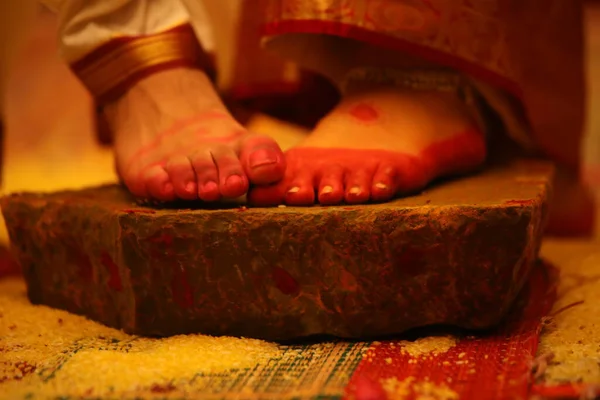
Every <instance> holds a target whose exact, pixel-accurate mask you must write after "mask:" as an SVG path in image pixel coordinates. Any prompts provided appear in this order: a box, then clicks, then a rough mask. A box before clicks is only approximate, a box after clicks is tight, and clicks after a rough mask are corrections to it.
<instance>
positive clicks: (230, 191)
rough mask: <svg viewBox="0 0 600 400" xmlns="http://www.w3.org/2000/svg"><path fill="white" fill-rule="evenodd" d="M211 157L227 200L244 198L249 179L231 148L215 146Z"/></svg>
mask: <svg viewBox="0 0 600 400" xmlns="http://www.w3.org/2000/svg"><path fill="white" fill-rule="evenodd" d="M210 152H211V155H212V158H213V160H214V162H215V165H216V166H217V171H218V173H219V189H220V192H221V195H222V196H223V197H225V198H236V197H240V196H243V195H244V194H246V192H247V191H248V178H247V177H246V174H245V173H244V172H243V169H242V164H241V163H240V160H239V159H238V157H237V155H236V154H235V152H234V151H233V149H232V148H231V147H229V146H224V145H223V146H214V147H213V148H212V149H211V151H210Z"/></svg>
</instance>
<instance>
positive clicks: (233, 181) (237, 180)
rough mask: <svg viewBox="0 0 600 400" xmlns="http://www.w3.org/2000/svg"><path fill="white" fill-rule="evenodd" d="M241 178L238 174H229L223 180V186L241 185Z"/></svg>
mask: <svg viewBox="0 0 600 400" xmlns="http://www.w3.org/2000/svg"><path fill="white" fill-rule="evenodd" d="M243 183H244V182H243V180H242V177H241V176H239V175H231V176H230V177H229V178H227V180H226V181H225V186H229V187H239V186H242V185H243Z"/></svg>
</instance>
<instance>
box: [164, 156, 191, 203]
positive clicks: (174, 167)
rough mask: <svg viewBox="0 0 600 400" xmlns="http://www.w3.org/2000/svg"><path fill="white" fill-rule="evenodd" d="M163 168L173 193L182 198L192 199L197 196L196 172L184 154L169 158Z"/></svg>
mask: <svg viewBox="0 0 600 400" xmlns="http://www.w3.org/2000/svg"><path fill="white" fill-rule="evenodd" d="M165 170H166V171H167V173H168V174H169V178H170V180H171V182H172V183H173V189H174V191H175V195H176V196H177V197H179V198H181V199H184V200H194V199H197V198H198V185H197V184H196V174H195V173H194V168H193V167H192V163H191V162H190V159H189V158H187V157H185V156H175V157H173V158H171V159H170V160H169V161H168V162H167V164H166V166H165Z"/></svg>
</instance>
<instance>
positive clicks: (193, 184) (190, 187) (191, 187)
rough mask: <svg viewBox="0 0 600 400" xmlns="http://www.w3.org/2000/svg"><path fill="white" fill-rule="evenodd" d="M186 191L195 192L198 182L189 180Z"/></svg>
mask: <svg viewBox="0 0 600 400" xmlns="http://www.w3.org/2000/svg"><path fill="white" fill-rule="evenodd" d="M185 191H186V192H188V193H194V192H195V191H196V182H188V183H186V185H185Z"/></svg>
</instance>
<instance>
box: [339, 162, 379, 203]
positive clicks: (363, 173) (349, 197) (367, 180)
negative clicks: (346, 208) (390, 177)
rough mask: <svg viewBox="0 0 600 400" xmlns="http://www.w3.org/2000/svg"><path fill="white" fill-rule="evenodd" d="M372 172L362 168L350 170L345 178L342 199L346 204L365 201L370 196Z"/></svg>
mask: <svg viewBox="0 0 600 400" xmlns="http://www.w3.org/2000/svg"><path fill="white" fill-rule="evenodd" d="M371 180H372V174H370V173H369V172H368V171H367V170H365V169H363V168H359V169H357V170H355V171H352V172H351V173H350V175H348V177H347V178H346V191H345V194H344V199H345V200H346V203H348V204H360V203H366V202H367V201H369V198H370V197H371Z"/></svg>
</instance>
